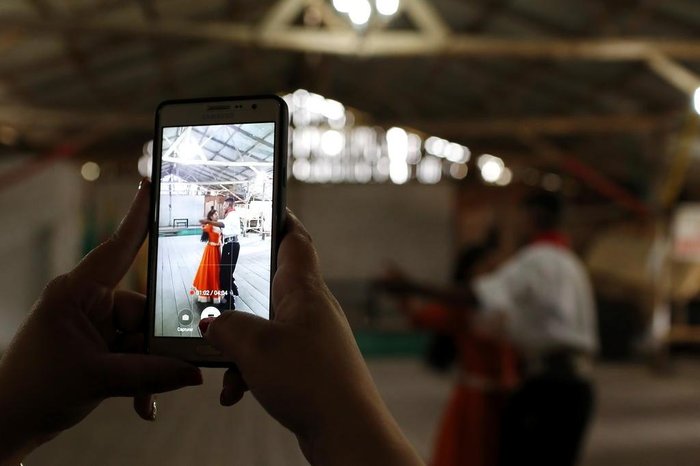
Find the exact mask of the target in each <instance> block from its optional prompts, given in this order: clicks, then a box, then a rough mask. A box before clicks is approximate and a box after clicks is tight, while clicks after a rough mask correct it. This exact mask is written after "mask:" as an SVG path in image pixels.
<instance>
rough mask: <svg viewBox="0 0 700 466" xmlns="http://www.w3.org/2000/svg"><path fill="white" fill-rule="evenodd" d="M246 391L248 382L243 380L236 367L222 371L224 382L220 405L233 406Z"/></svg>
mask: <svg viewBox="0 0 700 466" xmlns="http://www.w3.org/2000/svg"><path fill="white" fill-rule="evenodd" d="M246 391H248V384H246V383H245V380H243V376H242V375H241V372H240V371H239V370H238V369H236V368H230V369H228V370H227V371H226V372H225V373H224V384H223V387H222V389H221V396H220V398H219V401H220V402H221V405H222V406H233V405H235V404H236V403H238V402H239V401H240V400H241V398H243V395H245V392H246Z"/></svg>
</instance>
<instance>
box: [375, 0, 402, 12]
mask: <svg viewBox="0 0 700 466" xmlns="http://www.w3.org/2000/svg"><path fill="white" fill-rule="evenodd" d="M376 5H377V11H378V12H379V14H380V15H384V16H393V15H395V14H396V12H398V11H399V0H377V3H376Z"/></svg>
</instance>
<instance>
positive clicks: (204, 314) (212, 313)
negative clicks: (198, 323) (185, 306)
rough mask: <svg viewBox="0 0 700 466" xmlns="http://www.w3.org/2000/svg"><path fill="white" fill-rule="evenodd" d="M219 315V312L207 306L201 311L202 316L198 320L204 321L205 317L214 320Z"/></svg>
mask: <svg viewBox="0 0 700 466" xmlns="http://www.w3.org/2000/svg"><path fill="white" fill-rule="evenodd" d="M220 315H221V311H220V310H218V309H217V308H215V307H214V306H209V307H205V308H204V310H203V311H202V314H200V316H199V318H200V319H206V318H207V317H212V318H214V319H216V318H217V317H219V316H220Z"/></svg>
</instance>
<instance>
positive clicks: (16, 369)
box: [0, 180, 202, 466]
mask: <svg viewBox="0 0 700 466" xmlns="http://www.w3.org/2000/svg"><path fill="white" fill-rule="evenodd" d="M148 209H149V182H148V181H147V180H145V181H144V182H142V185H141V188H140V190H139V192H138V194H137V195H136V198H135V200H134V202H133V204H132V206H131V209H130V210H129V213H128V214H127V216H126V218H124V220H123V221H122V223H121V225H120V226H119V229H118V230H117V232H116V233H115V234H114V235H113V236H112V237H111V238H110V239H109V240H107V241H106V242H104V243H103V244H102V245H100V246H99V247H97V248H96V249H95V250H93V251H92V252H91V253H90V254H88V255H87V256H86V257H85V258H84V259H83V260H82V261H81V262H80V264H78V266H77V267H76V268H75V269H74V270H72V271H71V272H69V273H68V274H66V275H63V276H60V277H58V278H56V279H54V280H52V281H51V283H49V285H48V286H47V287H46V289H45V290H44V292H43V293H42V294H41V296H40V297H39V300H38V301H37V302H36V304H35V305H34V308H33V309H32V311H31V313H30V315H29V317H28V318H27V320H26V321H25V323H24V324H23V326H22V328H21V329H20V331H19V332H18V333H17V335H16V336H15V338H14V340H13V341H12V343H11V344H10V346H9V348H8V350H7V352H6V353H5V354H4V356H3V357H2V359H0V464H2V465H4V464H13V466H14V465H16V464H18V463H19V460H20V459H21V458H22V457H23V456H25V455H26V454H27V453H29V451H31V450H32V449H33V448H35V447H36V446H38V445H39V444H41V443H43V442H45V441H47V440H49V439H51V438H53V437H54V436H56V435H57V434H58V433H60V432H61V431H63V430H65V429H67V428H69V427H71V426H73V425H74V424H76V423H78V422H79V421H81V420H82V419H83V418H85V417H86V416H87V415H88V414H89V413H90V412H91V411H92V410H93V409H95V407H97V405H98V404H99V403H100V402H101V401H102V400H104V399H105V398H107V397H111V396H129V397H135V398H134V408H135V410H136V412H137V413H138V414H139V415H140V416H141V417H142V418H144V419H154V418H155V403H154V401H153V400H152V398H151V395H150V394H151V393H160V392H164V391H168V390H174V389H176V388H180V387H183V386H187V385H198V384H201V383H202V376H201V373H200V371H199V369H198V368H197V367H195V366H192V365H190V364H188V363H185V362H181V361H178V360H175V359H170V358H164V357H159V356H148V355H144V354H136V353H138V352H140V351H141V350H142V349H143V341H144V335H143V332H144V330H145V325H146V316H145V301H146V300H145V297H144V296H143V295H140V294H137V293H132V292H128V291H115V287H116V286H117V284H118V283H119V281H120V280H121V278H122V277H123V276H124V274H125V273H126V271H127V270H128V269H129V267H130V265H131V263H132V261H133V259H134V257H135V255H136V253H137V252H138V250H139V248H140V246H141V244H142V243H143V240H144V238H145V236H146V231H147V228H148ZM13 462H14V463H13Z"/></svg>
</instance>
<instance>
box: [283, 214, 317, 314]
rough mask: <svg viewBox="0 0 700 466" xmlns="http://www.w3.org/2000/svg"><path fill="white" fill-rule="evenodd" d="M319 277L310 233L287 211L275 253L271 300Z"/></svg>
mask: <svg viewBox="0 0 700 466" xmlns="http://www.w3.org/2000/svg"><path fill="white" fill-rule="evenodd" d="M320 279H321V274H320V272H319V263H318V256H317V254H316V249H315V248H314V246H313V243H312V240H311V235H309V232H308V231H306V229H305V228H304V226H303V225H302V223H301V222H300V221H299V219H298V218H296V216H295V215H294V214H293V213H292V212H291V211H288V212H287V220H286V233H285V235H284V238H283V239H282V243H281V244H280V249H279V252H278V253H277V271H276V273H275V282H276V283H275V286H273V302H274V301H276V300H277V298H279V297H280V296H283V295H285V294H287V293H288V292H290V291H292V290H295V289H298V288H299V287H300V286H304V285H306V284H308V283H309V282H310V281H311V282H316V281H319V280H320Z"/></svg>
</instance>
